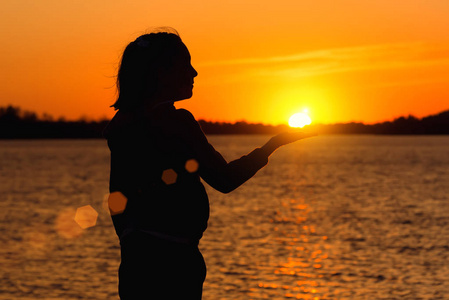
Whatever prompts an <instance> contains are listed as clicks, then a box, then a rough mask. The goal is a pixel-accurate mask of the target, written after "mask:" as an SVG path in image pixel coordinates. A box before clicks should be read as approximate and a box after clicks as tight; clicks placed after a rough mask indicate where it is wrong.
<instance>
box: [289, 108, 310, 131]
mask: <svg viewBox="0 0 449 300" xmlns="http://www.w3.org/2000/svg"><path fill="white" fill-rule="evenodd" d="M311 123H312V119H310V117H309V116H308V115H307V113H305V112H302V113H296V114H294V115H292V116H291V117H290V119H289V120H288V125H289V126H290V127H299V128H303V127H304V126H306V125H310V124H311Z"/></svg>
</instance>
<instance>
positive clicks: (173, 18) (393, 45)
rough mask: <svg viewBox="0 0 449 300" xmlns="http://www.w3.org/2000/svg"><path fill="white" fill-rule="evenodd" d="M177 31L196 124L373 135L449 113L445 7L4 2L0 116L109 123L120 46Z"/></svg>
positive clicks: (321, 1) (294, 1) (432, 2)
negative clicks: (301, 122)
mask: <svg viewBox="0 0 449 300" xmlns="http://www.w3.org/2000/svg"><path fill="white" fill-rule="evenodd" d="M156 26H171V27H174V28H176V29H177V30H178V31H179V33H180V35H181V38H182V39H183V41H184V42H185V44H186V45H187V47H188V48H189V50H190V53H191V56H192V64H193V66H194V67H195V68H196V69H197V71H198V73H199V76H198V77H197V78H196V79H195V88H194V96H193V98H192V99H190V100H186V101H182V102H180V103H179V104H178V105H177V107H184V108H187V109H189V110H190V111H191V112H192V113H193V114H194V115H195V117H196V118H197V119H206V120H212V121H230V122H234V121H238V120H246V121H248V122H261V123H265V124H281V123H287V121H288V118H289V117H290V115H292V114H294V113H297V112H301V111H303V110H304V109H307V110H308V112H309V115H310V117H311V118H312V120H313V122H314V123H335V122H351V121H360V122H364V123H375V122H379V121H385V120H392V119H393V118H395V117H399V116H402V115H408V114H413V115H415V116H417V117H423V116H426V115H430V114H435V113H438V112H441V111H443V110H447V109H449V34H448V32H449V1H447V0H416V1H414V0H394V1H391V0H363V1H361V0H334V1H331V0H278V1H266V0H257V1H255V0H250V1H247V0H229V1H224V0H220V1H216V0H208V1H204V0H192V1H180V0H172V1H165V0H164V1H161V0H151V1H148V0H145V1H143V0H142V1H140V0H139V1H117V0H89V1H87V0H39V1H36V0H27V1H25V0H14V1H3V3H2V8H1V10H0V28H1V29H0V33H1V47H0V66H1V67H0V106H4V105H7V104H13V105H16V106H20V107H21V108H22V109H25V110H31V111H35V112H37V113H38V114H39V115H41V114H43V113H44V112H46V113H48V114H50V115H53V116H54V117H60V116H64V117H65V118H67V119H78V118H79V117H86V118H88V119H99V118H102V117H108V118H110V117H112V116H113V114H114V110H113V109H112V108H109V105H111V104H112V103H113V102H114V101H115V97H116V89H115V75H116V71H117V67H118V62H119V59H120V56H121V53H122V51H123V50H124V48H125V47H126V45H127V44H128V43H129V42H131V41H132V40H134V39H135V38H136V37H138V36H139V35H140V34H143V33H145V32H146V31H147V30H148V29H150V28H151V27H156Z"/></svg>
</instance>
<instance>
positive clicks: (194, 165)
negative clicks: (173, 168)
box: [185, 158, 199, 173]
mask: <svg viewBox="0 0 449 300" xmlns="http://www.w3.org/2000/svg"><path fill="white" fill-rule="evenodd" d="M198 167H199V164H198V161H197V160H196V159H194V158H192V159H189V160H188V161H186V165H185V168H186V170H187V172H189V173H195V172H196V171H198Z"/></svg>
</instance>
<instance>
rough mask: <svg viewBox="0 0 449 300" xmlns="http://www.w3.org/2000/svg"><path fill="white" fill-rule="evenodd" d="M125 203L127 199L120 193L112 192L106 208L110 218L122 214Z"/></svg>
mask: <svg viewBox="0 0 449 300" xmlns="http://www.w3.org/2000/svg"><path fill="white" fill-rule="evenodd" d="M127 203H128V199H127V198H126V197H125V195H123V194H122V193H121V192H112V193H110V194H109V197H108V206H109V212H110V213H111V215H112V216H114V215H118V214H121V213H123V212H124V211H125V208H126V204H127Z"/></svg>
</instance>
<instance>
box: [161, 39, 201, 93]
mask: <svg viewBox="0 0 449 300" xmlns="http://www.w3.org/2000/svg"><path fill="white" fill-rule="evenodd" d="M178 48H179V49H178V51H177V55H175V56H174V58H173V61H172V66H171V68H170V69H168V70H167V71H166V72H162V74H161V76H160V77H159V82H158V84H159V87H160V89H161V92H162V93H163V94H164V95H165V96H166V98H169V100H171V101H179V100H184V99H189V98H191V97H192V94H193V92H192V89H193V83H194V80H193V79H194V78H195V77H196V76H197V75H198V73H197V72H196V70H195V69H194V68H193V66H192V64H191V57H190V53H189V50H188V49H187V47H186V46H185V45H184V44H183V43H180V44H179V46H178Z"/></svg>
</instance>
